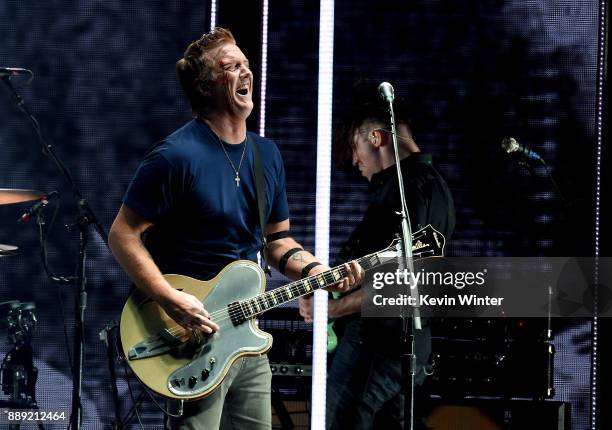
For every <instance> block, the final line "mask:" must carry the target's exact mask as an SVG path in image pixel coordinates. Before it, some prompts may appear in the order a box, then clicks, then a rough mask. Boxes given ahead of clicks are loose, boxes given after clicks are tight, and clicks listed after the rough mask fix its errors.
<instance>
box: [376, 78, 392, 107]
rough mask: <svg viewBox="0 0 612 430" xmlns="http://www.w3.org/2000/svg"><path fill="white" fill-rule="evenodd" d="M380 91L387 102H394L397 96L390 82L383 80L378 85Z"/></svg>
mask: <svg viewBox="0 0 612 430" xmlns="http://www.w3.org/2000/svg"><path fill="white" fill-rule="evenodd" d="M378 92H379V93H380V96H381V97H382V99H383V100H384V101H386V102H387V103H393V99H394V98H395V93H394V91H393V86H392V85H391V84H390V83H389V82H383V83H381V84H380V85H379V86H378Z"/></svg>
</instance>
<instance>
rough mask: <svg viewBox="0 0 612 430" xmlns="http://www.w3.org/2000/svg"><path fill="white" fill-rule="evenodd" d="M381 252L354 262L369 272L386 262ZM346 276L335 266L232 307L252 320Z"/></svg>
mask: <svg viewBox="0 0 612 430" xmlns="http://www.w3.org/2000/svg"><path fill="white" fill-rule="evenodd" d="M383 252H384V251H381V252H375V253H372V254H369V255H366V256H365V257H361V258H358V259H357V260H356V261H357V262H358V263H359V264H360V265H361V267H362V268H363V269H364V270H369V269H371V268H373V267H375V266H378V265H380V264H382V263H383V262H384V261H386V260H387V259H384V258H383V257H382V254H383ZM347 275H348V273H347V271H346V269H345V268H344V265H340V266H336V267H334V268H332V269H330V270H327V271H325V272H322V273H319V274H317V275H313V276H308V277H307V278H303V279H300V280H298V281H295V282H292V283H290V284H287V285H285V286H282V287H279V288H276V289H275V290H271V291H266V292H265V293H262V294H258V295H257V296H255V297H252V298H250V299H246V300H242V301H240V302H237V303H234V305H237V306H238V307H239V308H240V309H241V310H242V313H243V315H244V318H245V319H247V318H252V317H254V316H256V315H259V314H260V313H262V312H265V311H267V310H269V309H272V308H275V307H277V306H280V305H282V304H285V303H287V302H290V301H292V300H295V299H297V298H298V297H301V296H305V295H306V294H310V293H312V292H314V291H316V290H320V289H321V288H326V287H329V286H331V285H334V284H337V283H338V282H340V281H341V280H342V278H344V277H346V276H347Z"/></svg>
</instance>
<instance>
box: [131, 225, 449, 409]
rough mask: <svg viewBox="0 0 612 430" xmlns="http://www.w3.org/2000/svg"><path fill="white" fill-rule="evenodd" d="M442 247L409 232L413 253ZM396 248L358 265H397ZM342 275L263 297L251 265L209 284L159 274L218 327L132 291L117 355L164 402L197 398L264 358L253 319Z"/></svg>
mask: <svg viewBox="0 0 612 430" xmlns="http://www.w3.org/2000/svg"><path fill="white" fill-rule="evenodd" d="M444 244H445V239H444V236H442V234H441V233H439V232H438V231H436V230H435V229H434V228H433V227H431V226H430V225H428V226H427V227H425V228H423V229H421V230H419V231H418V232H416V233H414V234H413V256H414V258H425V257H435V256H441V255H443V252H444ZM401 249H402V247H401V242H400V240H399V239H396V240H394V241H393V243H391V245H389V246H388V247H387V248H385V249H383V250H381V251H379V252H375V253H373V254H370V255H366V256H365V257H362V258H359V259H358V260H357V261H358V262H359V264H360V265H361V267H363V269H365V270H369V269H372V268H374V267H376V266H379V265H381V264H384V263H387V262H389V261H397V258H398V256H400V255H401ZM345 276H346V271H345V269H344V267H343V266H338V267H334V268H332V269H330V270H328V271H326V272H323V273H319V274H317V275H313V276H309V277H307V278H304V279H300V280H299V281H295V282H292V283H290V284H287V285H285V286H283V287H279V288H276V289H274V290H271V291H267V292H266V291H265V289H266V278H265V275H264V273H263V271H262V270H261V268H260V267H259V266H258V265H257V264H256V263H253V262H252V261H244V260H239V261H235V262H233V263H231V264H229V265H227V266H226V267H225V268H223V270H221V272H219V274H218V275H217V276H215V277H214V278H213V279H211V280H209V281H200V280H197V279H194V278H190V277H188V276H183V275H164V277H165V279H166V280H167V281H168V282H169V283H170V285H172V287H173V288H175V289H177V290H181V291H183V292H185V293H189V294H192V295H194V296H195V297H197V298H199V299H200V300H201V301H202V303H203V305H204V308H205V309H206V310H207V311H208V312H209V314H210V317H211V319H212V320H213V321H214V322H216V323H217V324H218V325H219V330H218V331H217V332H215V333H213V334H212V335H205V334H203V333H201V332H192V331H189V330H186V329H183V328H182V327H181V326H178V325H176V323H175V322H174V321H173V320H172V319H171V318H170V317H169V316H168V315H167V314H166V313H165V312H164V310H163V309H162V308H161V307H160V306H159V305H158V304H157V303H156V302H154V301H153V300H152V299H150V298H149V297H147V296H146V295H145V294H144V293H142V292H141V291H139V290H134V291H133V292H132V293H131V294H130V296H129V297H128V300H127V302H126V304H125V306H124V308H123V311H122V313H121V325H120V332H121V343H122V347H123V352H124V354H125V357H127V362H128V364H129V366H130V367H131V368H132V370H133V371H134V373H135V374H136V376H137V377H138V379H139V380H140V381H141V382H142V383H143V384H144V385H145V386H146V387H147V388H149V389H150V390H152V391H154V392H155V393H157V394H159V395H161V396H163V397H166V398H170V399H177V400H185V401H191V400H198V399H201V398H203V397H206V396H208V395H210V394H211V393H212V392H213V391H214V390H215V389H216V388H217V387H218V386H219V385H220V384H221V382H222V381H223V379H224V378H225V375H226V374H227V372H228V371H229V368H230V367H231V365H232V363H233V362H234V361H236V360H237V359H238V358H240V357H242V356H247V355H250V356H254V355H260V354H263V353H265V352H266V351H267V350H268V349H270V347H271V346H272V336H271V335H270V334H268V333H266V332H264V331H261V330H259V328H258V327H257V325H256V322H255V316H257V315H259V314H261V313H263V312H264V311H266V310H268V309H272V308H275V307H277V306H280V305H282V304H283V303H286V302H289V301H291V300H294V299H297V298H298V297H300V296H303V295H306V294H309V293H312V292H313V291H315V290H318V289H321V288H325V287H328V286H331V285H334V284H336V283H338V282H339V281H340V280H341V279H342V278H343V277H345Z"/></svg>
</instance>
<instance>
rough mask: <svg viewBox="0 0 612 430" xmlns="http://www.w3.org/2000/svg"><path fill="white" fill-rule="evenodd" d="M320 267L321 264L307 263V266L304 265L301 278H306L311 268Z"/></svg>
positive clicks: (315, 262) (316, 262)
mask: <svg viewBox="0 0 612 430" xmlns="http://www.w3.org/2000/svg"><path fill="white" fill-rule="evenodd" d="M320 265H321V263H319V262H318V261H312V262H310V263H308V264H307V265H305V266H304V268H303V269H302V278H305V277H306V276H308V274H309V273H310V271H311V270H312V268H313V267H316V266H320Z"/></svg>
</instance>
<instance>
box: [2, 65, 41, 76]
mask: <svg viewBox="0 0 612 430" xmlns="http://www.w3.org/2000/svg"><path fill="white" fill-rule="evenodd" d="M20 75H30V76H32V75H33V73H32V71H31V70H28V69H22V68H20V67H0V78H4V77H5V76H20Z"/></svg>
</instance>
